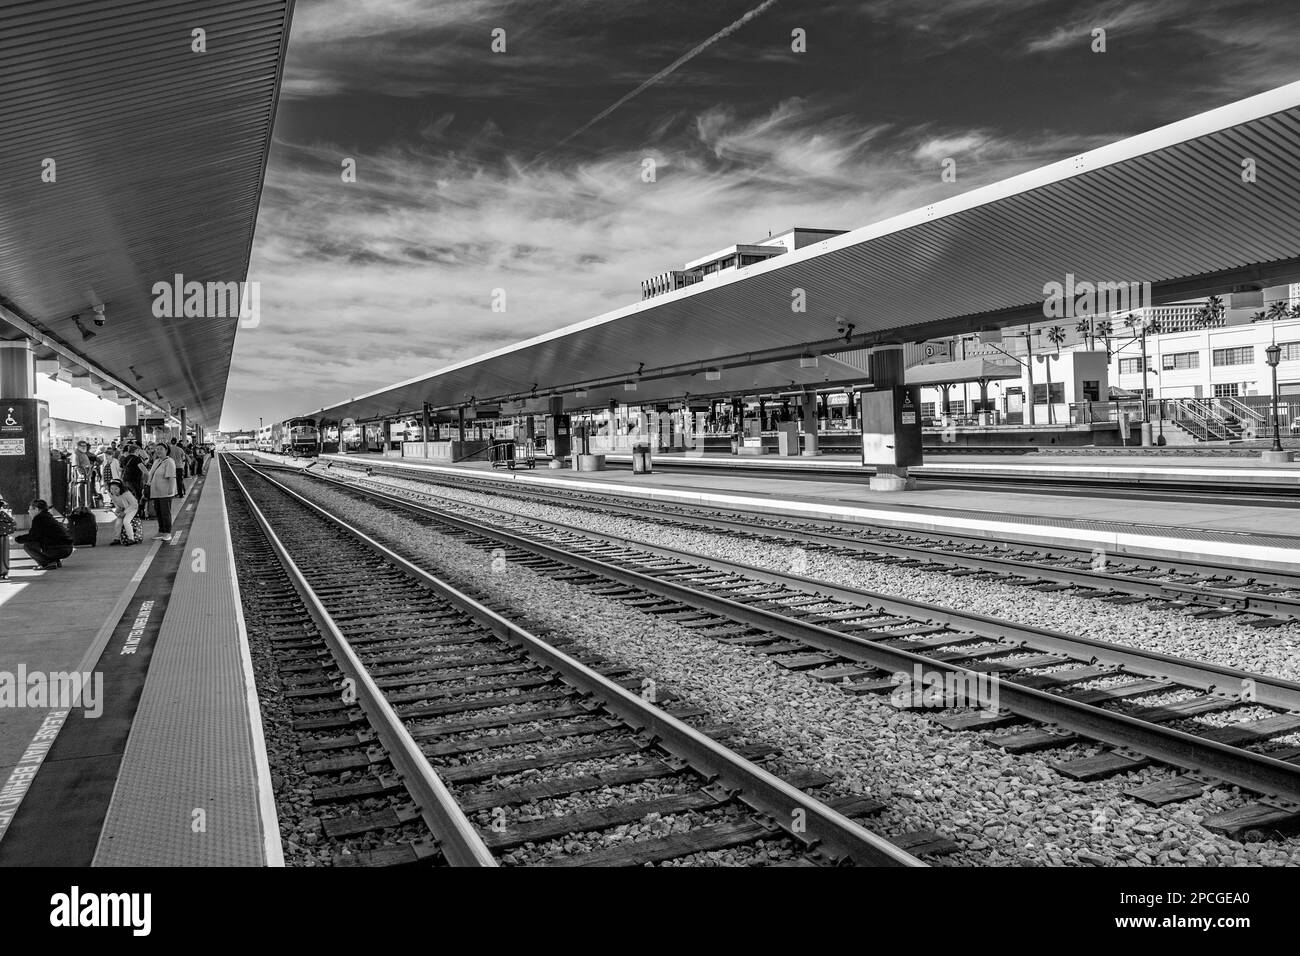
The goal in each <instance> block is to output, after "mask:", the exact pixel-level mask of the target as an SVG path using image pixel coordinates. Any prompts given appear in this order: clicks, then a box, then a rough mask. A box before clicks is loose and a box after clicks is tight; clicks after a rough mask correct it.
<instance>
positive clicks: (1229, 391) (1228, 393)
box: [1214, 382, 1239, 398]
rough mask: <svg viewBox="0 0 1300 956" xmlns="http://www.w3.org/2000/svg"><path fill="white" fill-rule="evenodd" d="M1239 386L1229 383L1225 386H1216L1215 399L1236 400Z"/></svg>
mask: <svg viewBox="0 0 1300 956" xmlns="http://www.w3.org/2000/svg"><path fill="white" fill-rule="evenodd" d="M1238 387H1239V386H1238V385H1237V383H1236V382H1228V383H1227V384H1223V385H1216V386H1214V397H1215V398H1236V397H1237V389H1238Z"/></svg>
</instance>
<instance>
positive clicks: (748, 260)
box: [740, 254, 767, 266]
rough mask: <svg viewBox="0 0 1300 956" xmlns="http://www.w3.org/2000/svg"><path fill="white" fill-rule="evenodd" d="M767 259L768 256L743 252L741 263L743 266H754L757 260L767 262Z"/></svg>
mask: <svg viewBox="0 0 1300 956" xmlns="http://www.w3.org/2000/svg"><path fill="white" fill-rule="evenodd" d="M766 260H767V256H747V255H743V254H742V255H741V257H740V264H741V265H742V266H752V265H753V264H754V263H755V262H765V261H766Z"/></svg>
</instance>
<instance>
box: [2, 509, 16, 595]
mask: <svg viewBox="0 0 1300 956" xmlns="http://www.w3.org/2000/svg"><path fill="white" fill-rule="evenodd" d="M17 530H18V524H17V522H15V521H14V515H13V512H12V511H10V510H9V502H7V501H5V500H4V497H3V496H0V581H3V580H5V579H6V578H7V577H9V536H10V535H11V534H13V533H14V532H15V531H17Z"/></svg>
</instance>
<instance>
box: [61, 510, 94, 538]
mask: <svg viewBox="0 0 1300 956" xmlns="http://www.w3.org/2000/svg"><path fill="white" fill-rule="evenodd" d="M68 531H69V532H70V533H71V534H72V546H73V547H74V548H86V547H89V548H93V547H94V546H95V539H96V538H98V537H99V525H97V524H95V516H94V515H93V514H91V512H90V510H89V509H87V508H78V509H77V510H76V511H74V512H72V514H70V515H68Z"/></svg>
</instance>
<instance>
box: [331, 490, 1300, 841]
mask: <svg viewBox="0 0 1300 956" xmlns="http://www.w3.org/2000/svg"><path fill="white" fill-rule="evenodd" d="M314 477H315V478H316V479H317V480H320V481H322V482H325V483H327V484H329V485H331V486H333V487H337V488H339V489H342V490H346V491H348V492H350V493H352V494H354V495H356V496H358V497H360V498H361V499H363V500H367V501H370V502H372V503H376V502H378V503H381V504H383V505H386V506H391V507H395V508H400V509H403V510H405V511H407V512H409V513H411V514H412V515H413V516H414V517H416V519H417V520H418V521H420V522H421V523H424V524H427V525H430V526H432V527H433V528H434V529H435V530H437V531H438V532H439V533H443V534H448V535H452V536H454V537H459V538H461V539H462V540H463V541H465V542H466V543H468V544H471V545H473V546H476V547H480V548H483V549H485V550H492V549H497V548H500V549H502V551H503V554H504V556H505V557H506V558H507V560H512V561H517V562H519V563H521V564H524V565H526V566H529V567H533V568H535V569H539V570H542V571H544V572H546V573H548V574H557V573H561V572H563V571H564V570H565V569H570V570H572V571H574V572H578V573H577V574H576V575H574V574H570V575H569V576H568V577H567V578H566V579H567V580H569V581H570V583H574V584H577V585H579V586H583V587H588V588H591V589H592V590H593V591H595V592H596V593H599V594H602V595H604V596H608V597H610V598H612V599H613V600H618V601H622V602H624V603H626V604H628V605H629V606H632V607H635V608H637V609H639V610H641V611H645V612H649V613H652V614H657V615H661V616H662V617H663V618H664V619H665V620H671V621H673V622H674V623H677V624H680V625H682V626H685V627H689V628H695V629H698V631H699V633H701V634H702V635H707V636H708V637H710V638H712V639H715V640H721V641H725V642H727V643H731V644H736V645H740V646H744V647H747V648H749V649H750V650H752V651H753V652H754V653H759V654H764V655H766V656H767V657H768V658H769V659H771V660H772V661H774V662H775V663H777V664H778V665H781V666H784V667H787V668H790V669H793V670H801V671H806V672H808V674H809V675H810V676H812V677H814V678H816V679H821V680H825V681H829V682H832V683H834V684H835V685H836V686H839V687H840V688H841V689H842V690H844V692H846V693H852V694H862V693H889V694H891V696H894V697H895V698H896V703H900V704H901V705H902V706H908V707H915V708H918V709H922V710H932V711H940V713H937V714H932V716H934V719H936V721H937V722H938V723H940V724H941V725H942V726H945V727H947V728H949V729H952V730H988V731H997V733H995V734H993V735H992V736H991V737H990V738H989V739H990V741H991V742H992V743H994V744H996V745H998V746H1001V747H1003V748H1004V749H1005V750H1007V751H1009V752H1014V753H1026V752H1030V751H1045V750H1052V749H1058V748H1062V747H1066V746H1069V745H1072V744H1076V743H1081V742H1087V741H1095V742H1097V743H1100V744H1103V745H1106V747H1107V748H1108V749H1103V750H1102V751H1101V752H1099V753H1096V754H1093V755H1090V756H1086V757H1082V758H1077V759H1063V760H1058V761H1051V765H1052V766H1054V767H1055V769H1057V770H1058V771H1059V772H1061V773H1062V774H1064V775H1066V776H1068V777H1071V778H1073V779H1077V780H1095V779H1101V778H1104V777H1108V776H1111V775H1114V774H1117V773H1122V772H1126V771H1131V770H1138V769H1141V768H1144V767H1147V766H1149V765H1151V764H1153V763H1160V764H1166V765H1169V766H1171V767H1174V768H1176V769H1179V770H1182V771H1184V773H1183V774H1182V775H1180V776H1177V777H1174V778H1172V779H1169V780H1161V781H1159V782H1157V783H1154V784H1151V785H1147V786H1140V787H1136V788H1134V789H1131V790H1129V791H1127V792H1128V793H1129V794H1130V795H1131V796H1133V797H1135V798H1137V799H1139V800H1142V801H1143V802H1146V803H1148V804H1151V805H1157V806H1159V805H1163V804H1167V803H1172V802H1177V801H1179V800H1185V799H1190V798H1192V797H1195V796H1198V795H1200V794H1201V793H1202V792H1203V791H1204V790H1205V789H1207V788H1208V787H1213V786H1217V785H1221V784H1231V785H1235V786H1240V787H1242V788H1244V789H1246V790H1249V791H1252V792H1254V793H1256V794H1258V795H1259V796H1260V797H1261V798H1262V799H1261V800H1260V801H1259V802H1257V803H1254V804H1250V805H1248V806H1246V807H1243V808H1240V809H1238V810H1234V811H1230V812H1228V813H1225V814H1221V815H1219V816H1218V817H1214V818H1211V819H1209V820H1207V821H1205V825H1206V826H1207V828H1208V829H1211V830H1213V831H1216V832H1222V833H1226V834H1228V835H1236V834H1239V833H1241V832H1244V831H1247V830H1251V829H1264V830H1270V829H1271V830H1277V831H1279V832H1280V831H1282V830H1285V829H1289V828H1291V827H1293V826H1295V825H1297V824H1300V747H1294V746H1284V745H1277V746H1274V745H1272V744H1271V743H1270V741H1272V739H1273V738H1275V737H1279V736H1283V735H1288V734H1294V733H1296V732H1297V731H1298V730H1300V684H1296V683H1294V682H1291V681H1285V680H1281V679H1278V678H1273V677H1269V676H1267V675H1262V674H1255V673H1251V672H1248V671H1241V670H1237V669H1234V668H1227V667H1221V666H1218V665H1213V664H1206V663H1201V662H1196V661H1188V660H1184V659H1181V658H1176V657H1171V656H1169V655H1164V654H1159V653H1155V652H1150V651H1145V650H1141V649H1137V648H1130V647H1125V646H1122V645H1115V644H1109V643H1106V642H1103V641H1096V640H1092V639H1089V638H1084V637H1079V636H1075V635H1069V634H1063V633H1059V632H1054V631H1050V630H1047V629H1042V628H1035V627H1028V626H1023V625H1017V624H1013V623H1010V622H1006V621H1001V620H997V619H994V618H988V617H984V616H981V615H975V614H967V613H963V612H960V611H955V610H952V609H949V608H943V607H937V606H934V605H928V604H924V603H922V602H917V601H911V600H907V599H903V598H897V597H893V596H890V595H884V594H877V593H873V592H867V591H861V590H857V589H853V588H845V587H838V586H834V585H831V584H828V583H826V582H824V581H817V580H812V579H807V578H802V577H799V576H797V575H791V574H780V573H775V572H770V571H767V570H765V569H762V568H758V567H754V566H750V565H745V564H740V563H736V562H729V561H723V560H720V559H715V558H712V557H708V556H704V555H699V554H694V553H691V552H686V551H679V550H675V549H670V548H664V547H660V546H656V545H650V544H646V543H644V542H639V541H629V540H625V539H621V538H617V537H614V536H610V535H601V534H598V533H595V532H592V531H588V530H585V529H578V528H573V527H570V526H566V525H563V524H561V523H558V522H552V521H543V520H541V519H536V518H522V517H520V516H518V515H514V514H512V513H510V512H506V511H502V510H500V509H494V508H490V507H487V506H482V505H469V504H466V503H465V502H461V501H457V502H454V506H455V509H456V510H455V512H454V513H453V512H451V511H448V510H447V509H446V508H445V507H438V506H437V504H436V503H435V499H434V496H433V495H432V494H427V495H425V494H421V493H419V492H412V491H408V490H401V491H397V490H395V489H391V488H387V489H386V488H380V487H378V486H376V485H375V484H374V483H373V482H369V481H367V480H366V479H364V478H358V479H356V480H354V481H345V480H342V479H341V478H340V477H337V476H322V475H315V476H314ZM900 674H901V675H907V681H905V682H904V683H903V686H905V687H906V686H907V685H908V682H910V683H911V687H912V689H913V690H918V689H919V687H918V683H923V684H925V685H926V686H927V687H931V688H933V687H936V686H938V687H942V688H944V692H943V693H942V694H940V695H939V697H938V698H937V699H936V698H935V697H934V696H933V695H929V696H927V695H925V694H921V695H918V694H912V695H910V698H909V695H908V694H904V695H903V696H902V699H901V700H899V699H898V691H899V687H900V680H899V678H898V676H897V675H900ZM918 676H921V677H923V678H924V680H923V681H921V682H918V681H917V680H916V677H918ZM1174 698H1176V699H1174ZM962 704H972V705H976V706H979V707H980V708H981V709H980V710H961V711H956V712H954V711H953V710H951V709H949V708H950V707H952V706H953V705H958V706H960V705H962ZM1244 707H1256V708H1260V711H1259V712H1257V713H1256V714H1255V715H1254V716H1252V717H1251V718H1250V719H1246V720H1241V721H1238V722H1234V723H1227V724H1224V725H1222V726H1207V725H1205V724H1203V723H1199V722H1198V721H1197V718H1204V717H1207V716H1209V717H1213V716H1214V715H1220V716H1226V715H1227V714H1228V713H1229V712H1231V711H1233V710H1237V709H1238V708H1244ZM1025 721H1032V722H1034V724H1036V726H1032V725H1031V726H1029V727H1027V728H1025V727H1018V726H1017V725H1019V724H1023V723H1024V722H1025Z"/></svg>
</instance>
